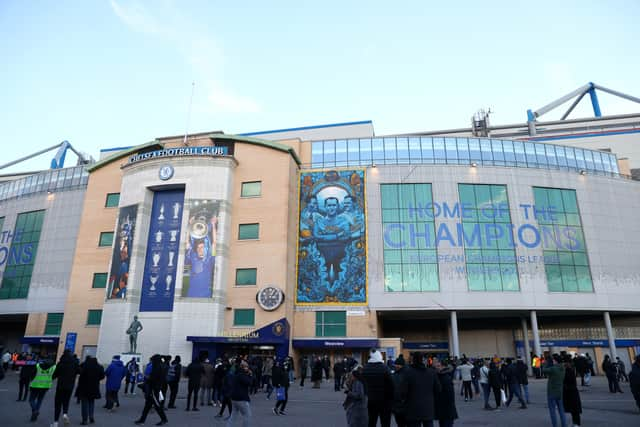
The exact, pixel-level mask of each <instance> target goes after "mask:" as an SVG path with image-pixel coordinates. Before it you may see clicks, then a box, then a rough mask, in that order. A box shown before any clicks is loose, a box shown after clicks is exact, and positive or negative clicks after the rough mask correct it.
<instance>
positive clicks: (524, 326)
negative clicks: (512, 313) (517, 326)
mask: <svg viewBox="0 0 640 427" xmlns="http://www.w3.org/2000/svg"><path fill="white" fill-rule="evenodd" d="M520 321H521V322H522V336H523V337H524V363H526V364H527V372H528V373H529V375H533V368H532V367H531V347H529V328H528V327H527V319H525V318H524V317H521V318H520Z"/></svg>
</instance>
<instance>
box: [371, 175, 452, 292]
mask: <svg viewBox="0 0 640 427" xmlns="http://www.w3.org/2000/svg"><path fill="white" fill-rule="evenodd" d="M380 200H381V204H382V228H383V234H384V235H385V238H384V240H383V242H384V247H383V251H384V252H383V262H384V290H385V292H438V291H439V290H440V280H439V277H438V276H439V273H438V251H437V249H436V245H435V235H436V233H435V221H434V215H433V195H432V187H431V184H428V183H417V184H413V183H408V184H381V185H380ZM410 233H413V234H412V235H413V244H410V243H408V242H411V241H412V239H411V235H410ZM416 235H420V236H423V237H419V238H416V237H415V236H416Z"/></svg>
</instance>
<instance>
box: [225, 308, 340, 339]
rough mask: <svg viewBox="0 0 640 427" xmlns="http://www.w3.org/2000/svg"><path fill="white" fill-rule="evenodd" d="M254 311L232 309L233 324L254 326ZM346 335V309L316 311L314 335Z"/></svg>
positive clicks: (249, 309)
mask: <svg viewBox="0 0 640 427" xmlns="http://www.w3.org/2000/svg"><path fill="white" fill-rule="evenodd" d="M255 321H256V313H255V310H254V309H253V308H236V309H234V310H233V326H255ZM345 336H347V312H346V311H316V337H345Z"/></svg>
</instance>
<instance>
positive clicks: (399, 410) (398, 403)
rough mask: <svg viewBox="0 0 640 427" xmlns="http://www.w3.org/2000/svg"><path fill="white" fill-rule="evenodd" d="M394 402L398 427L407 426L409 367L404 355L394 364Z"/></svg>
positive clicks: (392, 378) (392, 406)
mask: <svg viewBox="0 0 640 427" xmlns="http://www.w3.org/2000/svg"><path fill="white" fill-rule="evenodd" d="M393 368H394V371H393V375H391V380H392V381H393V404H392V405H391V412H392V413H393V417H394V418H395V420H396V424H397V425H398V427H406V426H407V368H406V367H405V361H404V357H402V355H400V356H399V357H398V358H397V359H396V361H395V362H394V364H393Z"/></svg>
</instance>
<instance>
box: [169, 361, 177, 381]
mask: <svg viewBox="0 0 640 427" xmlns="http://www.w3.org/2000/svg"><path fill="white" fill-rule="evenodd" d="M175 380H176V365H171V366H169V370H168V371H167V382H169V383H171V382H174V381H175Z"/></svg>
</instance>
